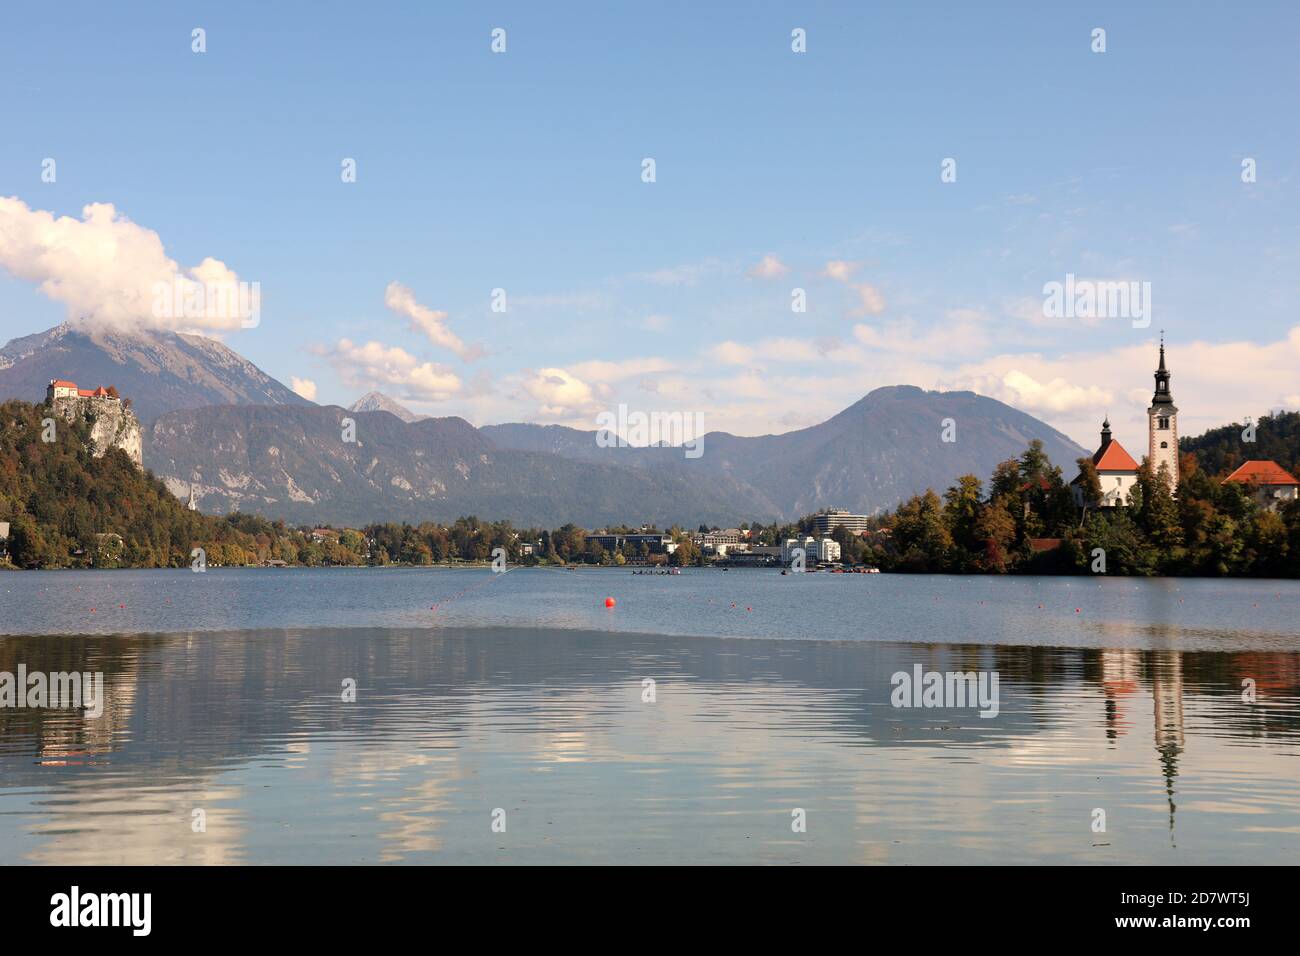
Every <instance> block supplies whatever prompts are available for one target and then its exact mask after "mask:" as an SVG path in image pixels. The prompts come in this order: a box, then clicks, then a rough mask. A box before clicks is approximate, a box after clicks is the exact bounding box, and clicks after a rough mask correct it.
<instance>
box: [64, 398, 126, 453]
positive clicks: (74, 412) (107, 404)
mask: <svg viewBox="0 0 1300 956" xmlns="http://www.w3.org/2000/svg"><path fill="white" fill-rule="evenodd" d="M52 411H53V414H54V417H55V418H56V419H62V420H63V421H65V422H69V423H73V422H77V421H84V422H86V424H87V425H89V426H90V451H91V454H92V455H94V456H95V457H96V458H103V457H104V455H105V454H106V453H107V452H108V450H109V449H110V448H120V449H122V450H123V451H124V452H126V454H127V456H128V457H129V458H130V459H131V460H132V461H133V462H135V464H136V467H137V468H142V467H143V454H142V446H141V439H140V421H139V420H138V419H137V418H136V417H135V414H134V413H133V412H132V411H131V409H130V408H128V407H127V406H126V404H125V403H124V402H121V401H118V400H117V399H109V398H56V399H54V404H53V409H52Z"/></svg>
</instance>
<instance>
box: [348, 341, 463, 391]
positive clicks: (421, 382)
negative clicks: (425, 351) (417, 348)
mask: <svg viewBox="0 0 1300 956" xmlns="http://www.w3.org/2000/svg"><path fill="white" fill-rule="evenodd" d="M326 354H327V355H328V357H329V359H330V361H331V363H332V364H333V365H334V368H335V370H336V371H337V372H338V374H339V377H340V378H341V379H342V380H343V381H344V383H345V384H347V385H348V386H349V387H352V388H363V389H371V388H380V387H382V388H384V389H385V390H386V391H394V392H396V393H397V397H399V398H411V399H416V400H420V401H432V402H440V401H445V400H446V399H448V398H451V397H453V396H454V395H456V394H458V393H459V392H460V391H461V388H462V385H461V380H460V378H459V377H458V376H457V375H456V374H455V373H454V372H452V371H451V370H450V369H448V368H447V367H446V366H443V365H435V364H434V363H433V362H421V361H420V360H419V359H418V358H416V357H415V356H414V355H412V354H411V353H410V352H407V351H406V350H405V349H403V348H401V347H399V346H395V345H394V346H389V345H384V344H383V343H381V342H373V341H371V342H367V343H366V344H364V345H356V344H354V343H353V342H351V341H350V340H348V339H340V340H339V342H338V345H336V346H335V347H334V348H333V350H332V351H329V352H327V353H326Z"/></svg>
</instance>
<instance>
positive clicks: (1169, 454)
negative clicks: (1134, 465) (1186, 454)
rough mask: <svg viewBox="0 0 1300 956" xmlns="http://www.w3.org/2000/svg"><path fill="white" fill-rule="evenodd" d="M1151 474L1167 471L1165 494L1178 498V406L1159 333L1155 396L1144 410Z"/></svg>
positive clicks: (1162, 337)
mask: <svg viewBox="0 0 1300 956" xmlns="http://www.w3.org/2000/svg"><path fill="white" fill-rule="evenodd" d="M1147 418H1148V429H1147V434H1148V436H1149V439H1150V441H1149V451H1148V454H1147V461H1149V462H1150V463H1151V471H1152V472H1153V473H1155V474H1159V472H1160V466H1161V465H1165V466H1166V467H1167V468H1168V469H1169V481H1170V488H1169V490H1170V491H1171V492H1172V493H1173V494H1175V495H1177V494H1178V406H1176V405H1175V404H1174V396H1173V394H1172V393H1171V392H1170V391H1169V369H1167V368H1165V334H1164V332H1161V333H1160V367H1159V368H1157V369H1156V393H1155V395H1154V397H1152V399H1151V407H1150V408H1148V409H1147Z"/></svg>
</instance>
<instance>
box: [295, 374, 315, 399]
mask: <svg viewBox="0 0 1300 956" xmlns="http://www.w3.org/2000/svg"><path fill="white" fill-rule="evenodd" d="M289 387H290V388H292V389H293V390H294V391H295V392H297V393H298V394H299V395H301V396H302V397H303V398H305V399H307V401H309V402H314V401H316V383H315V382H313V381H312V380H311V379H309V378H299V377H298V376H297V375H291V376H289Z"/></svg>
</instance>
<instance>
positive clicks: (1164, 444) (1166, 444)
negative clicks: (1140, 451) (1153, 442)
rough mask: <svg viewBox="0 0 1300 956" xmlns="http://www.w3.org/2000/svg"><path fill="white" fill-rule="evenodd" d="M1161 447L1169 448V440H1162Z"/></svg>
mask: <svg viewBox="0 0 1300 956" xmlns="http://www.w3.org/2000/svg"><path fill="white" fill-rule="evenodd" d="M1160 447H1161V448H1168V447H1169V442H1167V441H1162V442H1161V443H1160Z"/></svg>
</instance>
